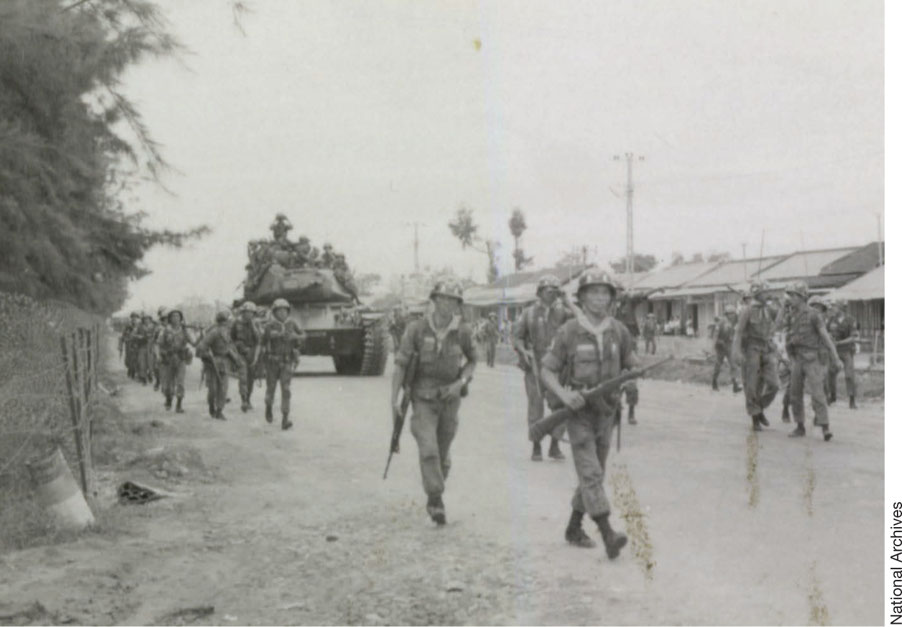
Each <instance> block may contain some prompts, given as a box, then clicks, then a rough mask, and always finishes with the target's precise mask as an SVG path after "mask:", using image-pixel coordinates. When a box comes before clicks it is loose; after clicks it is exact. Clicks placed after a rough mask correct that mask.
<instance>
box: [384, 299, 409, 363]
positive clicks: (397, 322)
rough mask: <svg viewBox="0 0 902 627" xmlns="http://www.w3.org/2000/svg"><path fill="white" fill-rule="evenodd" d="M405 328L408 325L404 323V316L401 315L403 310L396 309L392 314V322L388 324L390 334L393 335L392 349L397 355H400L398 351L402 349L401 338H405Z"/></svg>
mask: <svg viewBox="0 0 902 627" xmlns="http://www.w3.org/2000/svg"><path fill="white" fill-rule="evenodd" d="M405 326H407V325H406V323H405V321H404V316H403V315H401V308H400V307H394V308H393V309H392V312H391V320H390V321H389V323H388V332H389V333H390V334H391V338H392V347H393V349H394V353H395V354H397V353H398V349H399V348H400V347H401V338H402V337H403V336H404V327H405Z"/></svg>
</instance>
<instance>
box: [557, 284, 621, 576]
mask: <svg viewBox="0 0 902 627" xmlns="http://www.w3.org/2000/svg"><path fill="white" fill-rule="evenodd" d="M616 297H617V285H616V283H614V280H613V279H611V277H610V276H608V274H607V273H606V272H599V271H590V272H587V273H586V274H584V275H583V276H581V277H580V279H579V287H578V290H577V299H578V300H579V304H580V306H581V308H582V312H581V313H580V314H579V315H578V317H577V318H576V319H571V320H569V321H567V322H566V323H564V324H563V326H561V327H560V328H559V329H558V330H557V333H556V334H555V336H554V340H553V341H552V343H551V346H550V348H549V349H548V352H547V353H546V354H545V356H544V358H543V359H542V365H543V366H544V367H543V369H542V381H543V382H544V384H545V386H546V387H547V388H548V389H549V390H550V391H551V392H552V393H554V394H555V395H556V396H557V397H558V398H559V399H560V400H561V401H562V402H563V403H564V405H566V406H567V407H569V408H570V409H571V410H573V412H574V414H573V416H571V417H570V418H569V419H568V420H567V422H566V425H567V433H568V435H569V436H570V447H571V450H572V451H573V464H574V466H575V468H576V475H577V478H578V479H579V486H578V487H577V489H576V493H575V494H574V495H573V501H572V507H573V511H572V514H571V516H570V522H569V524H568V525H567V530H566V532H565V534H564V537H565V538H566V540H567V542H569V543H570V544H573V545H575V546H579V547H583V548H591V547H593V546H595V543H594V542H593V541H592V539H591V538H589V536H588V535H586V533H585V532H584V531H583V528H582V520H583V516H584V515H585V514H586V513H588V514H589V516H590V517H591V518H592V520H594V521H595V523H596V525H598V529H599V531H600V532H601V538H602V540H603V541H604V545H605V549H606V551H607V554H608V558H610V559H614V558H616V557H617V556H618V555H619V554H620V550H621V549H622V548H623V547H624V546H625V545H626V543H627V537H626V535H625V534H623V533H618V532H616V531H614V530H613V529H612V528H611V523H610V514H611V505H610V503H609V502H608V498H607V496H606V495H605V489H604V477H605V465H606V463H607V457H608V451H609V449H610V446H611V433H612V431H613V427H614V424H615V411H616V410H614V409H613V408H615V407H617V406H618V405H619V395H620V392H619V391H617V392H615V393H614V394H612V395H611V397H609V398H608V399H605V400H606V401H607V403H606V405H604V406H602V405H601V404H597V403H593V404H587V402H586V399H585V398H584V397H583V396H582V394H581V393H580V391H581V390H584V389H589V388H592V387H595V386H597V385H599V384H600V383H602V382H604V381H606V380H608V379H611V378H613V377H616V376H618V375H620V374H621V372H622V371H623V370H629V369H632V368H635V367H636V366H637V365H638V360H637V358H636V354H635V351H634V349H633V337H632V334H631V333H630V332H629V329H628V328H627V327H626V325H624V324H623V323H622V322H620V321H619V320H616V319H614V318H613V317H612V316H611V315H609V312H610V311H611V307H612V305H613V303H614V301H615V299H616Z"/></svg>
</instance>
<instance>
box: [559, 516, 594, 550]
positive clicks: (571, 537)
mask: <svg viewBox="0 0 902 627" xmlns="http://www.w3.org/2000/svg"><path fill="white" fill-rule="evenodd" d="M564 539H565V540H566V541H567V542H569V543H570V544H572V545H573V546H578V547H579V548H581V549H593V548H595V541H594V540H592V538H590V537H589V536H588V534H586V532H585V531H583V513H582V512H578V511H576V510H573V513H572V514H570V522H569V524H568V525H567V530H566V531H565V532H564Z"/></svg>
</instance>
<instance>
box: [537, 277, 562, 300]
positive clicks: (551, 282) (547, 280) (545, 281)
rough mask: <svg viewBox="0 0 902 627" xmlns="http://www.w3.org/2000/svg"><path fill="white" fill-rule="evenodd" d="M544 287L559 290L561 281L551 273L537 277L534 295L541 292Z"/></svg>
mask: <svg viewBox="0 0 902 627" xmlns="http://www.w3.org/2000/svg"><path fill="white" fill-rule="evenodd" d="M546 287H548V288H551V289H553V290H556V291H560V289H561V281H560V279H558V278H557V277H556V276H554V275H553V274H546V275H545V276H543V277H542V278H540V279H539V284H538V285H536V296H538V295H539V294H541V293H542V290H544V289H545V288H546Z"/></svg>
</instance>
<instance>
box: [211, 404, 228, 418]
mask: <svg viewBox="0 0 902 627" xmlns="http://www.w3.org/2000/svg"><path fill="white" fill-rule="evenodd" d="M213 417H214V418H216V420H225V419H226V417H225V414H223V413H222V408H221V407H220V408H219V409H217V410H216V415H215V416H213Z"/></svg>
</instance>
